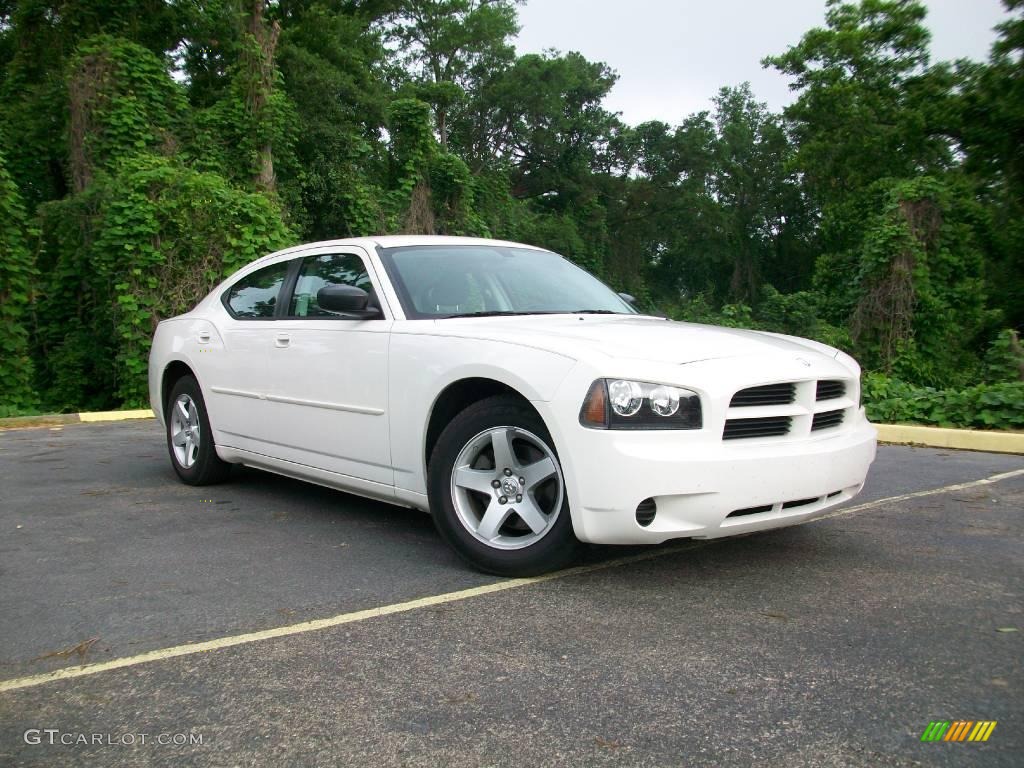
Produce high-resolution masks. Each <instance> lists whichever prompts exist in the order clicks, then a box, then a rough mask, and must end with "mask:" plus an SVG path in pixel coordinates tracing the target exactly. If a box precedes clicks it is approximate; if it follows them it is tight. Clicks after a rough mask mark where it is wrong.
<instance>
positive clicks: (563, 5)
mask: <svg viewBox="0 0 1024 768" xmlns="http://www.w3.org/2000/svg"><path fill="white" fill-rule="evenodd" d="M925 5H926V6H927V7H928V19H927V24H928V27H929V29H930V30H931V32H932V45H931V54H932V61H945V60H952V59H957V58H970V59H975V60H984V59H986V58H987V57H988V50H989V46H990V45H991V44H992V41H993V40H994V39H995V33H994V32H993V31H992V27H993V26H995V25H996V24H997V23H999V22H1000V21H1002V20H1004V19H1005V18H1006V14H1005V12H1004V10H1003V7H1002V4H1001V3H1000V2H999V0H925ZM519 23H520V25H521V27H522V30H521V31H520V33H519V37H518V38H517V40H516V48H517V50H518V51H519V53H521V54H522V53H539V52H541V51H544V50H547V49H549V48H555V49H558V50H559V51H579V52H580V53H582V54H583V55H584V56H585V57H586V58H588V59H590V60H592V61H603V62H605V63H606V64H608V65H609V66H610V67H611V68H612V69H614V70H615V71H616V72H617V73H618V75H619V81H618V83H616V85H615V88H614V89H613V90H612V92H611V94H610V95H609V96H608V98H607V99H606V100H605V106H606V108H608V109H610V110H612V111H614V112H621V113H622V116H623V119H624V120H625V121H626V122H628V123H631V124H634V125H635V124H637V123H641V122H643V121H645V120H662V121H664V122H666V123H670V124H672V125H677V124H678V123H680V122H681V121H682V120H683V119H684V118H685V117H686V116H687V115H689V114H691V113H693V112H696V111H698V110H701V109H708V108H709V107H710V100H711V98H712V97H713V96H714V95H715V94H716V93H717V92H718V89H719V88H720V87H722V86H723V85H738V84H740V83H742V82H743V81H745V80H749V81H750V84H751V87H752V89H753V91H754V94H755V96H756V97H757V98H758V100H760V101H764V102H767V103H768V106H769V107H771V108H772V109H774V110H779V109H781V108H782V107H783V106H785V105H786V104H787V103H788V102H789V101H790V99H791V98H792V95H791V93H790V91H789V89H788V81H787V79H786V78H785V77H783V76H782V75H780V74H778V73H777V72H775V71H774V70H766V69H762V68H761V64H760V61H761V59H762V58H763V57H764V56H768V55H771V54H776V53H781V52H783V51H785V50H786V48H787V47H789V46H790V45H794V44H796V43H797V42H798V41H799V40H800V37H801V36H802V35H803V33H804V32H806V31H807V30H809V29H810V28H811V27H816V26H819V27H820V26H824V24H825V0H528V1H527V3H526V5H525V6H522V7H520V8H519Z"/></svg>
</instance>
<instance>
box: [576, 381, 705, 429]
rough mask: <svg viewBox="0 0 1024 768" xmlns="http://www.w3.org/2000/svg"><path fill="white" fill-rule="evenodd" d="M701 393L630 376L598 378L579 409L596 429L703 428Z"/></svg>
mask: <svg viewBox="0 0 1024 768" xmlns="http://www.w3.org/2000/svg"><path fill="white" fill-rule="evenodd" d="M702 423H703V421H702V417H701V410H700V396H699V395H698V394H697V393H696V392H694V391H692V390H689V389H683V388H682V387H672V386H669V385H667V384H649V383H647V382H644V381H630V380H628V379H598V380H597V381H595V382H594V383H593V384H591V385H590V391H588V392H587V396H586V398H585V399H584V400H583V407H582V408H581V409H580V424H582V425H583V426H585V427H592V428H595V429H700V428H701V426H702Z"/></svg>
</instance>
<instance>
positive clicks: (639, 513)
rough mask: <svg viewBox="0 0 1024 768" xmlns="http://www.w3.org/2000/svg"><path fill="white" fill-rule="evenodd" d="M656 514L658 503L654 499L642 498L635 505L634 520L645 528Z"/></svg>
mask: <svg viewBox="0 0 1024 768" xmlns="http://www.w3.org/2000/svg"><path fill="white" fill-rule="evenodd" d="M656 514H658V505H657V504H655V503H654V499H644V500H643V501H641V502H640V503H639V504H637V505H636V522H637V524H638V525H641V526H643V527H644V528H646V527H647V526H648V525H650V524H651V523H653V522H654V516H655V515H656Z"/></svg>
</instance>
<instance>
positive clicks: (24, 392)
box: [0, 153, 37, 415]
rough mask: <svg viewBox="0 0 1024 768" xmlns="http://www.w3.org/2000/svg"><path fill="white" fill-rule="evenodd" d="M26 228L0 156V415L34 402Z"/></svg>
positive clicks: (30, 273) (32, 276) (29, 257)
mask: <svg viewBox="0 0 1024 768" xmlns="http://www.w3.org/2000/svg"><path fill="white" fill-rule="evenodd" d="M27 226H28V225H27V221H26V217H25V209H24V207H23V206H22V203H21V197H20V195H19V194H18V188H17V187H16V186H15V184H14V182H13V181H12V180H11V177H10V175H8V173H7V170H6V168H5V166H4V157H3V154H2V153H0V254H3V256H2V258H0V329H2V332H3V342H2V343H0V349H2V351H3V354H2V355H0V415H6V414H7V413H8V412H10V411H15V410H19V409H26V408H31V407H32V406H34V405H35V404H36V402H37V398H36V394H35V391H34V389H33V387H32V369H33V364H32V360H31V358H30V357H29V335H28V327H27V326H28V324H29V310H30V306H31V302H32V300H33V298H34V297H33V294H32V290H33V285H34V284H35V277H36V275H35V265H34V263H33V259H32V253H31V251H30V250H29V247H28V243H27V242H26V235H27Z"/></svg>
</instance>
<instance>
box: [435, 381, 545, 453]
mask: <svg viewBox="0 0 1024 768" xmlns="http://www.w3.org/2000/svg"><path fill="white" fill-rule="evenodd" d="M494 395H513V396H514V397H517V398H520V399H521V400H522V401H523V402H524V403H526V404H527V405H530V401H529V400H527V399H526V398H525V397H523V396H522V394H521V393H519V392H517V391H516V390H514V389H513V388H512V387H510V386H508V385H507V384H502V383H501V382H500V381H495V380H494V379H484V378H472V379H462V380H460V381H456V382H454V383H453V384H449V385H448V386H447V387H446V388H445V389H444V391H442V392H441V394H440V395H439V396H438V398H437V400H436V401H435V402H434V408H433V410H432V411H431V412H430V421H429V422H428V423H427V438H426V441H425V443H424V446H423V451H424V452H423V462H424V465H426V464H429V463H430V454H432V453H433V452H434V446H435V445H436V444H437V439H438V438H439V437H440V436H441V433H442V432H443V431H444V428H445V427H447V426H448V423H449V422H450V421H451V420H452V419H454V418H455V417H456V416H457V415H458V414H459V413H461V412H462V411H464V410H465V409H466V408H468V407H469V406H471V405H472V404H473V403H476V402H478V401H480V400H485V399H486V398H488V397H493V396H494ZM530 407H531V408H532V407H533V406H530Z"/></svg>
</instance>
